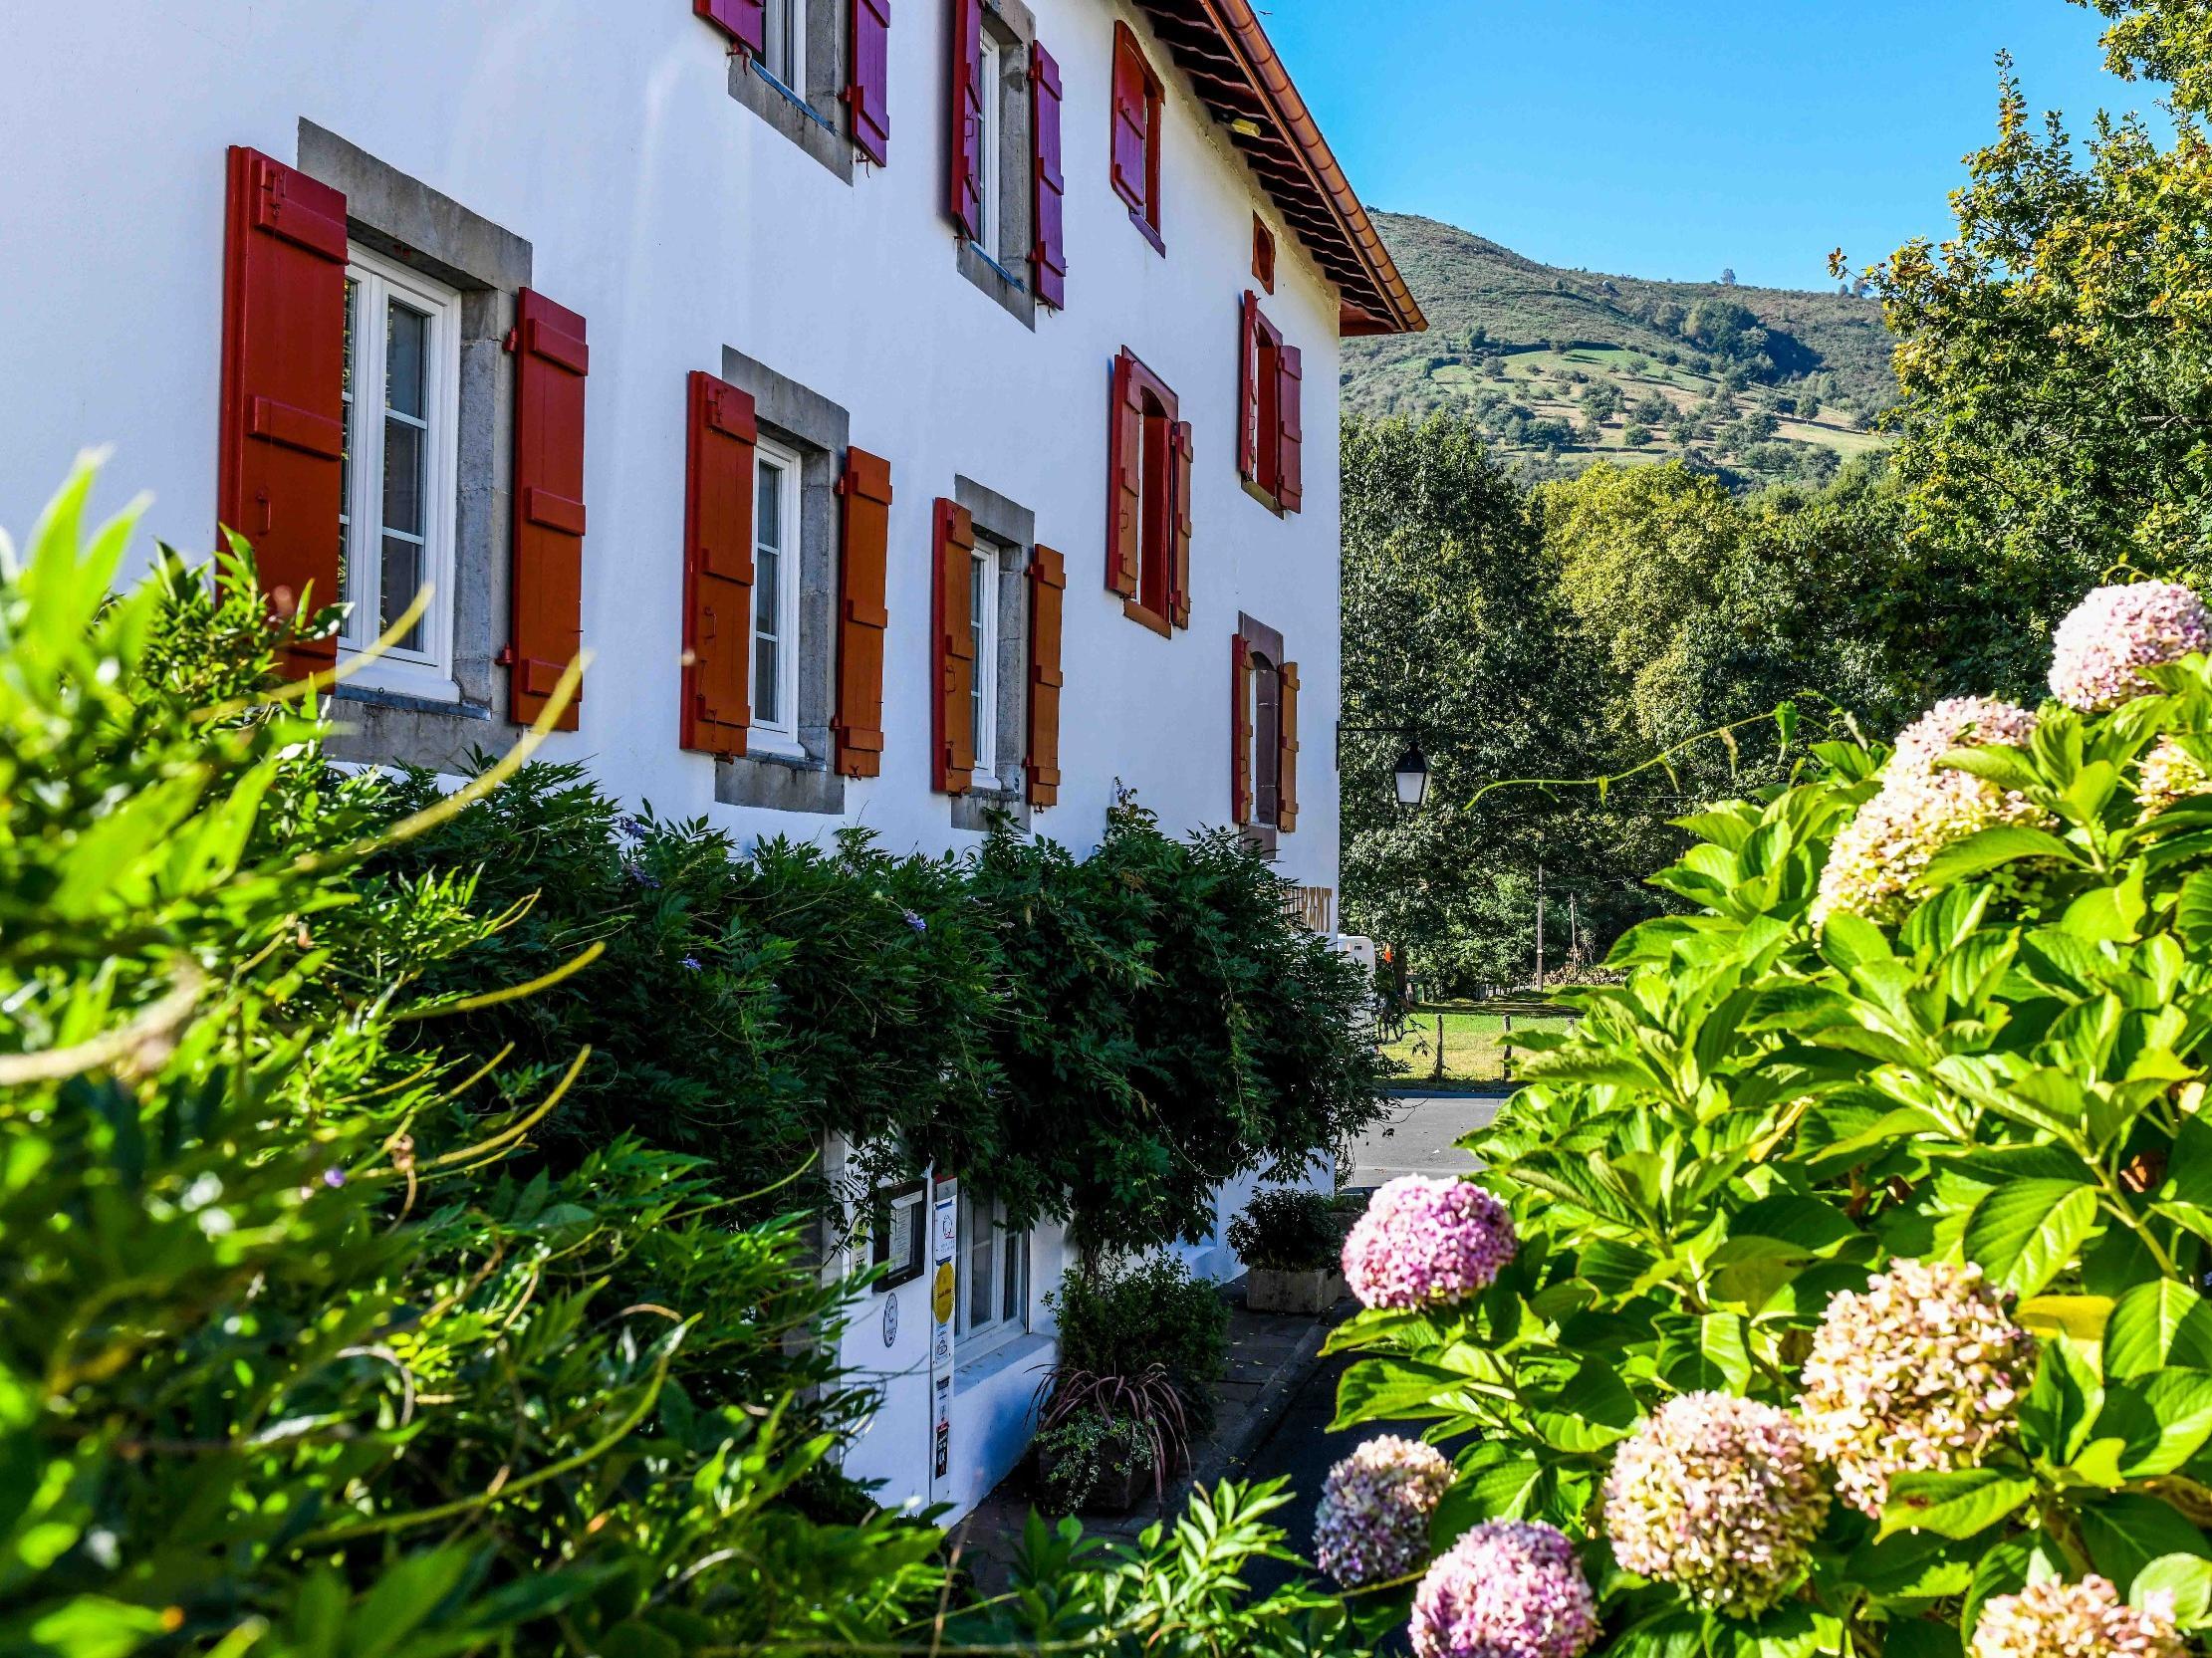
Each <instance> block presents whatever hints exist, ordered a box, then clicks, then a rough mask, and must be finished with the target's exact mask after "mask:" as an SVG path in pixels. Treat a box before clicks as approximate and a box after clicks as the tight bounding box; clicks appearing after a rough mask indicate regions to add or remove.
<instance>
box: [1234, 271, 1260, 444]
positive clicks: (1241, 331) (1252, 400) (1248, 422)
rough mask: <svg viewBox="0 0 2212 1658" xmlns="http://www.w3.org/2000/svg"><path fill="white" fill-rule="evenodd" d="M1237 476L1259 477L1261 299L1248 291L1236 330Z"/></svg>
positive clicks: (1245, 294)
mask: <svg viewBox="0 0 2212 1658" xmlns="http://www.w3.org/2000/svg"><path fill="white" fill-rule="evenodd" d="M1237 411H1238V414H1237V476H1238V477H1240V478H1243V479H1245V480H1246V481H1247V482H1257V481H1258V480H1259V476H1260V297H1259V295H1257V294H1255V293H1253V292H1252V290H1251V289H1249V288H1247V289H1246V290H1245V291H1244V302H1243V304H1242V306H1241V308H1240V313H1239V326H1238V330H1237Z"/></svg>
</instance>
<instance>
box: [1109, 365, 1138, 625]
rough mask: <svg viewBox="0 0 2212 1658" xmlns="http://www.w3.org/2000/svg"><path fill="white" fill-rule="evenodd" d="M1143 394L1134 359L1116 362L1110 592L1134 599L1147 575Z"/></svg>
mask: <svg viewBox="0 0 2212 1658" xmlns="http://www.w3.org/2000/svg"><path fill="white" fill-rule="evenodd" d="M1143 495H1144V393H1143V390H1142V388H1141V386H1140V385H1139V383H1138V378H1137V364H1136V358H1135V357H1133V356H1131V355H1129V354H1128V353H1127V352H1123V353H1122V354H1121V355H1119V356H1117V357H1115V358H1114V359H1113V379H1112V399H1111V402H1110V405H1109V406H1108V408H1107V410H1106V588H1107V589H1108V591H1110V592H1117V593H1119V594H1120V595H1121V596H1122V597H1123V598H1134V597H1135V596H1136V590H1137V582H1138V579H1139V577H1140V576H1141V575H1142V573H1143V561H1144V543H1143V525H1142V524H1141V522H1140V521H1139V508H1140V506H1141V504H1142V501H1143Z"/></svg>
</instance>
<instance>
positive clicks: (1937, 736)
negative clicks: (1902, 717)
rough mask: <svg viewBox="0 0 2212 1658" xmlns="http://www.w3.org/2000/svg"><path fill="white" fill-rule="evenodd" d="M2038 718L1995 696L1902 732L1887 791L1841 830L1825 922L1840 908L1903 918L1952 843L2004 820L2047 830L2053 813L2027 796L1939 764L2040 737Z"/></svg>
mask: <svg viewBox="0 0 2212 1658" xmlns="http://www.w3.org/2000/svg"><path fill="white" fill-rule="evenodd" d="M2035 733H2036V716H2035V715H2034V714H2033V713H2031V712H2030V711H2029V710H2027V709H2025V708H2021V707H2018V706H2016V705H2014V704H2013V703H2009V702H2001V701H1998V700H1997V699H1996V698H1994V697H1952V698H1950V699H1948V700H1947V701H1943V702H1939V703H1937V704H1936V705H1935V706H1934V707H1933V708H1931V709H1929V710H1928V711H1927V712H1926V713H1925V714H1923V715H1921V716H1920V718H1919V719H1917V720H1915V721H1913V722H1912V724H1910V725H1909V726H1907V727H1905V729H1904V730H1903V731H1902V732H1901V733H1899V734H1898V737H1897V748H1896V752H1895V753H1894V754H1892V755H1891V756H1890V757H1889V764H1888V765H1887V766H1885V767H1884V768H1883V769H1882V774H1881V791H1880V793H1878V794H1876V795H1875V796H1874V797H1873V799H1871V800H1869V801H1867V802H1866V803H1865V804H1864V805H1862V806H1861V807H1860V808H1859V809H1858V811H1857V813H1856V815H1855V816H1853V817H1852V819H1851V821H1850V822H1849V823H1847V824H1845V825H1844V826H1843V829H1841V830H1839V831H1838V833H1837V836H1836V839H1835V842H1834V843H1833V844H1832V845H1831V846H1830V848H1829V854H1828V863H1827V865H1826V867H1824V868H1823V869H1822V870H1821V886H1820V893H1819V895H1818V896H1817V897H1816V898H1815V900H1814V903H1813V921H1814V924H1815V925H1816V926H1818V925H1819V924H1820V923H1822V922H1823V921H1825V920H1827V918H1828V917H1829V916H1830V915H1832V914H1834V913H1835V912H1836V911H1838V910H1847V911H1849V912H1850V913H1851V914H1853V915H1863V916H1865V917H1866V918H1867V919H1868V920H1870V921H1895V920H1898V919H1901V918H1902V916H1903V914H1904V912H1905V911H1906V910H1907V909H1908V908H1910V907H1911V905H1912V903H1913V902H1914V901H1915V900H1916V899H1917V898H1918V897H1919V896H1920V878H1921V876H1922V875H1923V874H1924V873H1926V871H1927V867H1928V863H1929V860H1930V859H1932V858H1933V857H1934V856H1935V854H1936V853H1937V852H1939V851H1941V850H1942V849H1943V848H1944V847H1945V846H1948V845H1950V844H1952V843H1953V842H1954V841H1958V840H1963V839H1965V838H1966V837H1967V836H1968V835H1970V834H1972V833H1974V832H1975V831H1976V830H1979V829H1990V828H1992V827H1994V826H1996V825H1998V824H2042V823H2045V822H2047V821H2048V820H2047V815H2046V814H2045V813H2044V812H2043V810H2042V809H2041V808H2040V807H2038V806H2036V805H2035V803H2034V802H2032V801H2030V800H2029V799H2028V798H2027V797H2026V796H2024V795H2021V794H2019V793H2018V792H2017V791H2013V790H2005V789H2000V788H1998V787H1997V785H1995V784H1994V783H1990V782H1988V781H1987V780H1985V779H1983V778H1978V777H1976V776H1974V774H1973V773H1971V772H1961V771H1955V770H1946V769H1944V768H1941V767H1939V766H1938V765H1937V762H1938V761H1940V760H1941V759H1942V758H1943V757H1944V756H1945V755H1946V754H1948V753H1950V752H1951V750H1953V749H1958V748H1973V747H1986V746H1991V745H1998V744H2002V745H2005V746H2008V747H2012V748H2019V747H2021V746H2023V745H2024V744H2026V743H2027V742H2028V740H2029V739H2030V738H2032V737H2034V736H2035Z"/></svg>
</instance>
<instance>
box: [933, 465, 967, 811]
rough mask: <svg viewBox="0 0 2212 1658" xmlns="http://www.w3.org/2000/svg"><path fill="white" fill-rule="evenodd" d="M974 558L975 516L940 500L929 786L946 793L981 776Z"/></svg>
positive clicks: (958, 790)
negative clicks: (972, 608) (972, 711)
mask: <svg viewBox="0 0 2212 1658" xmlns="http://www.w3.org/2000/svg"><path fill="white" fill-rule="evenodd" d="M974 560H975V521H974V520H973V519H972V518H970V517H969V516H968V509H967V508H965V507H963V506H961V505H960V504H959V503H958V502H955V501H943V500H940V501H939V502H938V503H937V522H936V546H935V549H934V554H933V558H932V575H933V578H934V579H933V580H932V581H931V583H930V586H929V612H930V613H929V656H930V664H929V665H930V672H931V676H932V686H931V690H932V692H933V694H932V695H931V697H930V699H929V728H930V729H929V772H930V776H929V786H930V788H932V789H934V790H936V791H937V793H938V794H940V795H965V794H966V793H967V792H968V789H969V787H970V785H971V784H972V783H973V782H974V778H975V728H974V726H973V725H972V724H971V721H970V715H969V709H968V703H969V699H970V697H972V696H973V694H974V692H975V623H974V619H973V617H971V616H970V615H969V613H968V612H969V603H968V599H969V583H970V582H971V581H973V579H974V575H973V570H972V566H973V564H974Z"/></svg>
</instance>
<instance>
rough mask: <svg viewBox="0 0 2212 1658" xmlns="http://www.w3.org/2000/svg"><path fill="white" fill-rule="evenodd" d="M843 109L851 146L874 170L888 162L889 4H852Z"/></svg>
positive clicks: (868, 0) (887, 0) (859, 0)
mask: <svg viewBox="0 0 2212 1658" xmlns="http://www.w3.org/2000/svg"><path fill="white" fill-rule="evenodd" d="M849 56H850V59H851V63H852V71H851V73H850V74H848V75H847V76H846V85H845V109H846V117H847V119H848V121H849V122H850V124H851V127H852V133H853V145H854V147H855V148H856V149H858V150H860V153H861V154H863V155H865V156H866V157H867V158H868V159H869V160H870V161H873V162H874V163H875V164H876V165H877V166H879V167H880V166H884V165H886V164H887V163H888V162H889V161H890V158H891V113H890V93H889V88H890V78H891V0H853V44H852V50H851V53H850V54H849Z"/></svg>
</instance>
